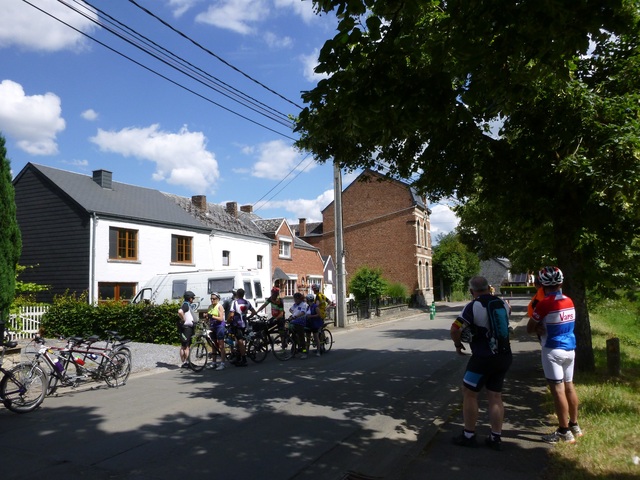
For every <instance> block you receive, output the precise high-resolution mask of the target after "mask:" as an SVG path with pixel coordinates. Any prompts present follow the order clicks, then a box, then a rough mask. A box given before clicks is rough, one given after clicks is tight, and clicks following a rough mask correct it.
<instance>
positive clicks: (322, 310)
mask: <svg viewBox="0 0 640 480" xmlns="http://www.w3.org/2000/svg"><path fill="white" fill-rule="evenodd" d="M311 290H313V294H314V295H315V296H316V299H315V303H316V304H317V305H318V313H319V314H320V317H321V318H322V320H324V319H325V318H326V316H327V305H328V303H329V302H328V300H327V296H326V295H325V294H324V293H322V292H321V291H320V285H318V284H317V283H314V284H313V285H311Z"/></svg>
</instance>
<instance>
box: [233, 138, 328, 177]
mask: <svg viewBox="0 0 640 480" xmlns="http://www.w3.org/2000/svg"><path fill="white" fill-rule="evenodd" d="M245 151H249V150H247V149H245ZM253 154H254V155H257V157H258V160H257V162H256V163H255V164H254V165H253V171H252V175H253V176H254V177H258V178H268V179H270V180H282V179H283V178H284V177H285V176H286V175H287V174H288V173H289V172H291V171H292V170H302V169H304V170H306V171H310V170H311V169H313V168H315V166H316V163H315V162H313V160H311V159H308V160H307V161H305V162H302V163H301V164H300V165H298V164H299V163H300V160H301V159H302V157H301V156H300V152H299V151H298V150H297V149H296V148H294V147H293V146H292V145H287V144H286V143H285V142H284V141H282V140H273V141H271V142H267V143H261V144H260V145H257V146H256V147H255V149H254V151H253ZM294 175H295V173H294ZM289 178H292V177H291V176H290V177H289Z"/></svg>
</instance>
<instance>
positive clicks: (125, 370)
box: [111, 350, 132, 386]
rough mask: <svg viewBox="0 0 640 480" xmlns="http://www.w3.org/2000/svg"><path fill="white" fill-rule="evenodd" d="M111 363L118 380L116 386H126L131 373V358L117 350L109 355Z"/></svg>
mask: <svg viewBox="0 0 640 480" xmlns="http://www.w3.org/2000/svg"><path fill="white" fill-rule="evenodd" d="M111 361H112V362H113V364H114V367H115V368H116V377H117V380H118V382H117V385H116V386H121V385H126V384H127V380H128V379H129V374H130V373H131V366H132V365H131V356H130V355H127V354H126V352H122V351H120V350H118V351H117V352H116V353H114V354H113V355H111Z"/></svg>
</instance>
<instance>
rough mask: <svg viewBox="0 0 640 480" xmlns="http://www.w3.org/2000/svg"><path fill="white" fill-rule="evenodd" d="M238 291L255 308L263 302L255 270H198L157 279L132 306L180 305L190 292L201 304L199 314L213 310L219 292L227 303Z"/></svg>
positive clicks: (166, 275) (137, 296) (142, 291)
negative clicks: (212, 299)
mask: <svg viewBox="0 0 640 480" xmlns="http://www.w3.org/2000/svg"><path fill="white" fill-rule="evenodd" d="M239 288H242V289H244V292H245V294H244V298H245V299H246V300H248V301H249V302H251V304H252V305H253V306H254V308H255V307H257V306H259V305H262V303H263V302H264V294H263V292H262V279H261V277H260V275H259V273H258V272H257V271H255V270H254V271H251V270H198V271H195V272H182V273H180V272H176V273H164V274H159V275H155V276H154V277H153V278H151V280H149V281H148V282H147V283H146V284H145V285H144V287H142V288H141V289H140V291H139V292H138V294H137V295H136V296H135V298H134V299H133V300H132V303H140V302H148V303H156V304H158V303H163V302H165V301H168V302H178V303H179V302H181V301H182V297H183V295H184V292H186V291H187V290H191V291H192V292H193V293H195V294H196V303H199V304H198V312H206V311H207V310H209V307H210V306H211V298H210V294H211V293H212V292H218V293H219V294H220V300H221V301H223V302H224V301H225V300H226V299H228V298H231V296H232V295H233V291H234V290H237V289H239Z"/></svg>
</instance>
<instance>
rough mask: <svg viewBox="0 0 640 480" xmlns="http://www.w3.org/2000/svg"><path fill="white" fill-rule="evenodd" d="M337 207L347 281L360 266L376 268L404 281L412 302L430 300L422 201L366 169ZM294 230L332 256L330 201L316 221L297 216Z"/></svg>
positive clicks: (428, 237) (425, 212)
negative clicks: (412, 299)
mask: <svg viewBox="0 0 640 480" xmlns="http://www.w3.org/2000/svg"><path fill="white" fill-rule="evenodd" d="M342 211H343V219H342V223H343V230H344V233H343V238H344V249H345V264H346V271H347V284H348V282H349V278H350V275H351V274H353V273H354V272H356V271H357V270H358V268H360V267H363V266H368V267H372V268H381V269H382V274H383V277H384V278H385V279H386V280H388V281H390V282H393V283H395V282H398V283H402V284H404V285H405V286H406V287H407V291H408V292H409V294H410V295H411V296H412V298H414V299H415V301H416V302H417V303H418V304H420V305H426V304H428V303H431V302H432V301H433V274H432V261H431V225H430V220H429V215H430V213H431V211H430V210H429V208H428V207H427V202H426V199H425V198H424V197H421V196H420V195H418V194H417V193H416V192H415V190H414V189H413V188H411V187H410V186H409V185H408V184H406V183H404V182H401V181H398V180H391V179H388V178H386V177H384V176H383V175H380V174H378V173H376V172H373V171H369V170H368V171H365V172H363V173H362V174H361V175H360V176H359V177H358V178H357V179H356V180H354V181H353V182H352V183H351V185H349V186H348V187H347V188H346V189H344V191H343V192H342ZM295 228H296V230H297V231H298V235H299V236H300V238H302V239H303V240H305V241H306V242H307V243H309V244H310V245H313V246H315V247H318V248H319V249H320V252H321V253H322V255H331V256H332V257H333V258H337V257H336V254H335V215H334V206H333V202H331V203H330V204H329V205H328V206H327V207H326V208H325V209H324V210H323V211H322V224H321V225H319V224H310V223H309V224H308V223H307V222H306V221H305V220H304V219H300V224H299V225H297V226H295Z"/></svg>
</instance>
